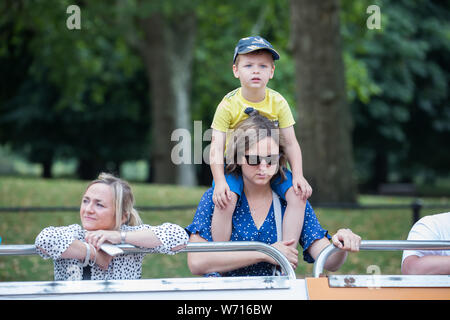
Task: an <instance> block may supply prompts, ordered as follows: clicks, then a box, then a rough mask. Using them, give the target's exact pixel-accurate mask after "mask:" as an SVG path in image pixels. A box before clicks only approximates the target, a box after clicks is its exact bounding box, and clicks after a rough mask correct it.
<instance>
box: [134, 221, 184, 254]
mask: <svg viewBox="0 0 450 320" xmlns="http://www.w3.org/2000/svg"><path fill="white" fill-rule="evenodd" d="M145 229H150V230H152V231H153V233H154V234H155V236H156V237H157V238H158V239H159V241H161V243H162V244H161V245H160V246H157V247H154V248H143V247H141V249H143V250H144V251H145V252H147V253H163V254H169V255H174V254H176V253H177V251H172V249H173V248H175V247H177V246H180V245H186V244H187V243H188V241H189V236H188V234H187V233H186V231H185V230H184V229H183V228H182V227H180V226H179V225H176V224H173V223H169V222H166V223H163V224H162V225H160V226H150V225H148V224H141V225H139V226H134V227H127V228H126V230H127V231H136V230H145Z"/></svg>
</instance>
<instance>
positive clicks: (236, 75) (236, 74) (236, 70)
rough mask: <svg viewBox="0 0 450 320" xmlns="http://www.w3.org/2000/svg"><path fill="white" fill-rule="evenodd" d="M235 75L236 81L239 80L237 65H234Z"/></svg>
mask: <svg viewBox="0 0 450 320" xmlns="http://www.w3.org/2000/svg"><path fill="white" fill-rule="evenodd" d="M233 74H234V77H235V78H236V79H239V73H238V67H237V65H236V64H233Z"/></svg>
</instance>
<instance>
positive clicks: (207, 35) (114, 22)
mask: <svg viewBox="0 0 450 320" xmlns="http://www.w3.org/2000/svg"><path fill="white" fill-rule="evenodd" d="M70 4H72V3H71V1H68V0H63V1H57V2H48V1H12V0H8V1H3V2H2V3H1V4H0V12H1V13H3V14H2V15H0V66H1V70H2V77H1V78H0V84H1V85H0V114H1V118H0V143H2V144H8V145H9V146H11V147H12V148H13V150H14V151H17V152H20V153H22V154H23V155H25V156H26V157H27V158H28V159H29V160H30V161H33V162H39V163H47V164H48V163H50V164H51V163H52V162H53V161H55V160H59V159H67V158H75V159H77V162H78V164H79V167H80V168H79V173H81V172H82V171H86V170H87V169H86V168H91V171H92V172H94V171H98V170H100V169H103V170H106V169H112V170H117V168H118V165H119V164H120V163H121V162H123V161H127V160H134V159H148V155H149V152H150V148H151V142H152V141H151V139H150V137H149V134H148V132H150V128H149V127H150V125H151V116H150V115H151V106H150V105H149V103H148V101H150V99H149V98H150V97H149V95H151V94H152V93H151V92H150V88H149V85H148V84H147V83H148V79H147V77H146V75H145V74H146V73H145V67H144V63H143V62H142V57H141V56H140V54H139V45H140V42H141V41H142V39H143V37H144V36H145V35H144V31H143V30H142V28H141V27H140V25H139V24H138V23H137V20H138V19H139V18H142V17H148V16H149V15H151V14H153V13H155V12H159V13H163V15H164V16H165V17H166V18H168V19H169V20H171V21H172V23H176V21H177V20H178V19H182V16H183V13H184V12H192V11H194V12H195V15H196V18H197V29H196V44H195V51H194V70H193V77H192V85H191V90H192V95H191V96H192V99H191V106H190V108H191V119H193V120H202V121H203V129H204V130H206V129H207V128H209V126H210V124H211V121H212V117H213V114H214V111H215V108H216V106H217V104H218V103H219V101H220V100H221V99H222V97H223V96H224V95H225V94H226V93H227V92H229V91H231V90H232V89H234V88H236V87H238V86H239V81H238V80H237V79H235V78H234V77H233V75H232V72H231V64H232V62H231V57H232V54H233V50H234V46H235V45H236V43H237V41H238V39H240V38H241V37H244V36H248V35H255V34H260V35H262V36H264V37H265V38H267V39H268V40H269V41H270V42H271V43H272V44H273V45H274V46H275V48H276V49H277V50H278V51H279V52H280V54H281V60H279V61H277V62H276V71H275V77H274V79H273V80H271V82H270V83H269V86H270V87H272V88H273V89H275V90H277V91H279V92H281V93H282V94H283V96H284V97H285V98H286V99H287V100H288V102H289V104H290V106H291V108H292V111H293V113H294V116H296V98H297V97H298V95H301V94H302V93H301V92H295V88H294V77H301V76H302V75H296V74H294V67H293V60H292V57H291V48H290V39H291V38H292V37H294V36H295V35H292V34H290V30H289V20H290V12H289V1H288V0H281V1H276V0H264V1H263V0H255V1H247V2H242V1H237V0H232V1H226V2H224V1H218V0H210V1H187V0H186V1H184V0H183V1H175V0H170V1H139V0H124V1H118V2H114V3H111V2H94V1H90V2H82V3H81V4H80V7H81V26H82V29H81V30H68V29H67V27H66V19H67V17H68V14H67V13H66V8H67V6H68V5H70ZM373 4H375V5H378V6H379V7H380V11H381V29H380V30H376V29H375V30H369V29H368V28H367V26H366V21H367V18H368V16H369V14H368V13H367V12H366V10H367V7H368V6H369V5H373ZM449 7H450V6H449V1H448V0H447V1H443V2H442V1H425V0H418V1H406V0H402V1H395V2H392V1H385V0H377V1H369V0H361V1H341V34H342V48H343V59H344V63H345V68H346V73H345V74H346V85H347V96H348V100H349V103H350V104H351V107H352V111H353V124H354V134H353V142H354V146H353V149H354V152H355V158H356V161H355V162H356V164H357V172H356V175H357V177H358V179H359V182H360V183H365V184H367V185H369V186H370V187H372V188H376V186H377V184H379V183H380V182H385V181H396V180H399V181H401V180H403V181H414V180H417V179H419V178H422V180H425V181H426V182H428V183H430V182H433V181H434V179H435V178H436V177H438V176H446V175H448V174H449V170H448V169H449V166H448V163H449V161H450V151H449V150H448V148H446V145H447V144H448V141H449V138H450V137H449V135H450V125H449V123H450V111H449V107H448V106H449V87H448V86H449V83H450V81H449V65H450V63H449V57H450V54H449V50H450V41H449V40H450V24H449V21H450V19H449V18H450V12H449V9H448V8H449ZM154 63H158V62H157V61H155V62H154ZM119 128H120V129H119ZM300 144H301V142H300ZM319 160H320V159H319ZM82 168H85V169H84V170H82ZM92 172H85V174H84V177H87V176H92Z"/></svg>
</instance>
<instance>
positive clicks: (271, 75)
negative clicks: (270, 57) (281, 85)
mask: <svg viewBox="0 0 450 320" xmlns="http://www.w3.org/2000/svg"><path fill="white" fill-rule="evenodd" d="M274 74H275V63H274V64H272V72H271V73H270V79H272V78H273V75H274Z"/></svg>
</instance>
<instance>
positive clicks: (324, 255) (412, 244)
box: [313, 240, 450, 278]
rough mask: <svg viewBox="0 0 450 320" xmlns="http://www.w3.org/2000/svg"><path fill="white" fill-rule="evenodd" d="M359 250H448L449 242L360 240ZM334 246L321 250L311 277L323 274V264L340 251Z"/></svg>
mask: <svg viewBox="0 0 450 320" xmlns="http://www.w3.org/2000/svg"><path fill="white" fill-rule="evenodd" d="M359 249H360V250H373V251H375V250H381V251H393V250H450V241H435V240H362V241H361V244H360V246H359ZM340 250H341V249H339V248H338V247H336V246H335V245H334V244H330V245H329V246H327V247H326V248H325V249H323V250H322V251H321V252H320V253H319V256H318V257H317V259H316V262H315V263H314V268H313V276H314V278H319V277H320V275H321V274H322V272H323V269H324V266H325V262H326V261H327V259H328V258H329V257H330V256H331V255H332V254H333V253H335V252H338V251H340Z"/></svg>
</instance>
